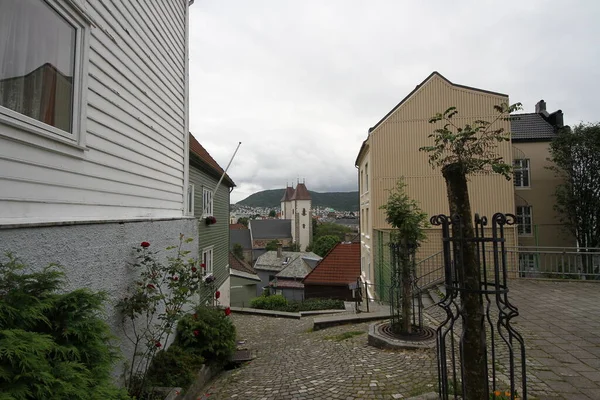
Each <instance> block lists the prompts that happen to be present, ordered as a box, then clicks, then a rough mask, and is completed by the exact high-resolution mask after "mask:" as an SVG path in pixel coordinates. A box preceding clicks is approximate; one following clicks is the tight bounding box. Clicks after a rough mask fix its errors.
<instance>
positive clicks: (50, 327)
mask: <svg viewBox="0 0 600 400" xmlns="http://www.w3.org/2000/svg"><path fill="white" fill-rule="evenodd" d="M63 286H64V273H63V272H62V271H61V269H60V267H58V266H56V265H50V266H48V267H46V268H44V269H43V270H42V271H40V272H31V273H27V272H25V266H24V265H23V264H21V263H20V262H19V261H17V259H16V258H14V257H12V256H10V255H9V256H8V262H7V263H1V262H0V327H1V328H0V398H1V399H3V400H9V399H10V400H29V399H54V400H62V399H65V400H66V399H69V400H71V399H82V400H83V399H86V400H87V399H92V400H96V399H97V400H106V399H128V398H129V397H128V396H127V395H126V393H125V392H124V391H123V390H121V389H119V388H117V387H115V386H113V384H112V379H111V371H112V368H113V365H114V363H115V361H116V360H117V353H116V349H115V348H114V347H112V346H111V345H110V344H109V343H110V341H111V339H112V336H111V334H110V332H109V327H108V325H107V324H106V323H105V322H104V321H103V320H102V318H101V316H100V315H101V310H102V309H103V302H104V300H105V296H104V294H102V293H95V292H91V291H89V290H86V289H78V290H75V291H72V292H68V293H59V291H60V290H61V289H62V288H63Z"/></svg>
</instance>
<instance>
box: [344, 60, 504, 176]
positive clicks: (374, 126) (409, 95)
mask: <svg viewBox="0 0 600 400" xmlns="http://www.w3.org/2000/svg"><path fill="white" fill-rule="evenodd" d="M434 76H439V77H440V78H442V79H443V80H445V81H446V82H448V83H449V84H450V85H452V86H455V87H459V88H463V89H469V90H475V91H477V92H482V93H489V94H493V95H496V96H503V97H508V95H507V94H504V93H498V92H492V91H490V90H484V89H478V88H474V87H471V86H465V85H459V84H456V83H452V82H450V81H449V80H448V79H446V78H445V77H444V76H443V75H442V74H440V73H439V72H437V71H433V72H432V73H431V74H429V76H428V77H427V78H425V80H424V81H423V82H421V83H420V84H418V85H417V86H416V87H415V88H414V89H413V90H412V91H411V92H410V93H409V94H407V95H406V97H404V98H403V99H402V100H401V101H400V103H398V104H396V106H395V107H394V108H392V109H391V110H390V112H388V113H387V114H385V116H384V117H383V118H381V119H380V120H379V121H378V122H377V123H376V124H375V125H373V126H372V127H370V128H369V134H370V133H371V131H373V130H375V129H377V127H378V126H379V125H381V124H382V123H383V121H385V120H386V119H387V117H389V116H390V115H392V114H393V113H394V112H395V111H396V110H397V109H398V108H399V107H400V106H401V105H402V104H404V102H405V101H407V100H408V99H410V98H411V97H412V95H413V94H415V92H416V91H417V90H419V89H420V88H421V87H422V86H423V85H424V84H425V83H427V81H429V80H430V79H431V78H433V77H434ZM367 139H368V137H367ZM366 143H367V140H366V139H365V141H364V142H363V144H362V146H361V147H360V150H359V152H358V156H357V157H356V161H355V162H354V165H358V160H359V158H360V155H361V154H362V151H363V150H364V148H365V147H366Z"/></svg>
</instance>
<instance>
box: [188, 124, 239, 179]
mask: <svg viewBox="0 0 600 400" xmlns="http://www.w3.org/2000/svg"><path fill="white" fill-rule="evenodd" d="M189 142H190V153H192V154H194V155H195V156H196V158H197V161H199V162H200V163H201V164H203V165H204V167H206V168H207V169H208V170H209V171H210V172H211V173H212V175H213V176H214V177H216V178H217V179H220V178H221V175H223V173H224V172H225V171H223V168H221V166H220V165H219V164H218V163H217V162H216V161H215V159H214V158H212V156H211V155H210V154H209V153H208V151H206V149H205V148H204V147H202V145H201V144H200V142H198V141H197V140H196V138H195V137H194V135H192V133H191V132H190V134H189ZM223 182H224V183H226V184H227V186H229V187H234V186H235V183H234V182H233V180H231V178H230V177H229V175H227V174H225V177H224V178H223Z"/></svg>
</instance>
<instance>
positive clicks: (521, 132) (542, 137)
mask: <svg viewBox="0 0 600 400" xmlns="http://www.w3.org/2000/svg"><path fill="white" fill-rule="evenodd" d="M512 117H514V118H515V119H512V120H511V121H510V130H511V134H512V140H513V142H519V141H537V140H539V141H547V140H552V139H553V138H554V137H556V129H555V128H554V126H552V124H551V123H550V122H548V121H547V120H546V119H545V118H544V117H543V116H542V115H541V114H538V113H531V114H514V115H512Z"/></svg>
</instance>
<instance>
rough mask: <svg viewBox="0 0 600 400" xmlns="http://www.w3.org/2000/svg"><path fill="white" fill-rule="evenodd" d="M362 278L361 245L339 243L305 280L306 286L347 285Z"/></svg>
mask: <svg viewBox="0 0 600 400" xmlns="http://www.w3.org/2000/svg"><path fill="white" fill-rule="evenodd" d="M359 276H360V243H358V242H352V243H347V242H344V243H338V244H337V245H336V246H335V247H334V248H333V249H331V251H330V252H329V253H327V255H325V258H323V260H322V261H321V262H320V263H319V264H318V265H317V267H316V268H315V269H313V270H312V272H310V273H309V274H308V275H307V276H306V278H304V281H303V282H304V283H305V284H315V285H347V284H349V283H352V282H356V279H357V278H358V277H359Z"/></svg>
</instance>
